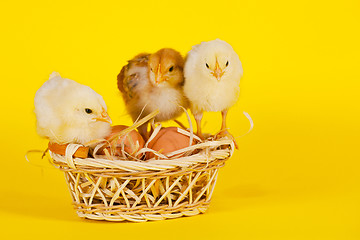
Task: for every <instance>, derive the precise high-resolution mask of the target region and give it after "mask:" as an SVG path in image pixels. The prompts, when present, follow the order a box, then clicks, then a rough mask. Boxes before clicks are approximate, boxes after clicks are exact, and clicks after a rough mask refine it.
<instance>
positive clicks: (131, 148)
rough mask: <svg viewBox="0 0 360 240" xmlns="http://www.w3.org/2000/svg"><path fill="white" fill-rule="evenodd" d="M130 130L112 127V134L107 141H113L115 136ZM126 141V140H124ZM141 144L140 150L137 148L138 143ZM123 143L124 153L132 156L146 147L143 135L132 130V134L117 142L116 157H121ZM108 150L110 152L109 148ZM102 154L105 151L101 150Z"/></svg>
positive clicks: (120, 126) (122, 127) (121, 126)
mask: <svg viewBox="0 0 360 240" xmlns="http://www.w3.org/2000/svg"><path fill="white" fill-rule="evenodd" d="M126 128H128V126H124V125H116V126H112V127H111V133H110V135H109V136H107V137H106V138H105V139H107V140H109V139H111V138H112V137H113V136H114V135H115V134H118V133H119V132H121V131H122V130H124V129H126ZM124 139H125V140H124ZM137 141H138V142H139V148H136V142H137ZM122 143H124V151H125V152H127V153H129V154H130V155H134V154H135V153H136V152H137V151H138V150H139V149H141V148H143V147H144V144H145V141H144V139H143V138H142V137H141V135H140V134H139V133H138V132H137V131H136V130H132V131H131V132H130V133H128V134H127V135H126V136H122V137H120V138H118V140H116V146H117V147H116V151H115V155H116V156H121V155H122V153H121V148H122ZM107 149H108V150H110V148H109V147H107ZM100 154H104V153H103V150H100Z"/></svg>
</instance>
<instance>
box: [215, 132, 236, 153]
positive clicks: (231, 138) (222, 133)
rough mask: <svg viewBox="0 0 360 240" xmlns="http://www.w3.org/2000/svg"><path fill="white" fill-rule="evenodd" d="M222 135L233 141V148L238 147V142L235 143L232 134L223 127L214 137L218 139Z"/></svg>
mask: <svg viewBox="0 0 360 240" xmlns="http://www.w3.org/2000/svg"><path fill="white" fill-rule="evenodd" d="M224 137H227V138H229V139H230V140H232V141H233V142H234V145H235V148H236V149H239V147H238V144H237V143H236V140H235V138H234V136H233V135H231V133H229V132H228V130H226V129H224V130H222V131H220V132H219V133H218V134H216V136H215V139H217V140H218V139H221V138H224Z"/></svg>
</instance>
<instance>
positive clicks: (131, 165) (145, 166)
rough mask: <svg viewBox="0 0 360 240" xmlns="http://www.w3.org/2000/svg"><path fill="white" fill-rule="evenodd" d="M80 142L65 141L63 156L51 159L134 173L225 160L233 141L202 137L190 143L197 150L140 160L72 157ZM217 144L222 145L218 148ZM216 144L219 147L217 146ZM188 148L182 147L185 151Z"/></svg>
mask: <svg viewBox="0 0 360 240" xmlns="http://www.w3.org/2000/svg"><path fill="white" fill-rule="evenodd" d="M82 146H83V145H80V144H69V145H68V146H67V147H66V152H65V156H64V155H60V154H57V153H54V152H51V151H49V152H50V156H51V158H52V163H53V164H54V165H55V166H57V167H58V168H60V169H61V170H69V169H70V170H71V169H73V170H83V171H89V172H94V171H95V172H96V171H99V172H104V171H105V170H114V171H120V172H128V173H134V172H139V171H142V172H143V171H146V172H149V171H150V172H153V171H156V172H158V171H166V170H176V169H179V168H180V169H186V168H191V167H193V166H196V165H198V164H205V165H209V164H211V163H212V162H213V161H215V160H226V159H228V158H230V157H231V156H232V154H233V152H234V143H233V141H232V140H230V139H227V138H223V139H220V140H216V141H206V142H203V143H198V144H195V145H193V146H192V147H189V148H192V149H201V151H200V152H198V153H195V154H193V155H190V156H180V157H173V158H171V159H154V158H152V159H148V160H143V161H136V160H129V159H111V160H110V159H107V158H106V157H105V156H104V155H100V156H99V155H97V156H96V157H95V158H91V157H88V158H85V159H83V158H76V157H74V156H73V155H74V153H75V152H76V151H77V149H78V148H79V147H82ZM221 147H225V148H222V149H221ZM219 148H220V149H219ZM187 149H188V148H185V149H183V150H182V151H183V152H186V150H187Z"/></svg>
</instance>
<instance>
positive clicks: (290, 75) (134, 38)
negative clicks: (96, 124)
mask: <svg viewBox="0 0 360 240" xmlns="http://www.w3.org/2000/svg"><path fill="white" fill-rule="evenodd" d="M7 2H9V3H4V1H2V3H0V22H1V23H0V24H1V29H0V33H1V38H0V43H1V47H0V48H1V49H0V50H1V60H0V61H1V71H0V77H1V78H0V79H1V87H0V88H1V120H0V121H1V122H0V123H1V136H2V138H1V146H2V147H1V149H2V152H1V156H2V157H1V179H0V180H1V182H0V226H1V229H2V230H1V235H2V237H1V238H3V239H13V238H15V237H23V238H30V237H33V238H37V239H45V238H46V239H51V238H53V237H59V238H61V239H72V238H77V239H89V238H92V239H164V238H166V239H209V238H215V239H218V238H221V239H360V207H359V205H360V201H359V200H360V188H359V184H360V181H359V180H360V179H359V178H360V177H359V176H360V174H359V170H360V169H359V168H360V164H359V160H360V154H359V142H360V141H359V137H360V127H359V123H360V121H359V116H360V107H359V105H360V99H359V93H360V91H359V90H360V83H359V82H360V61H359V58H360V48H359V43H360V38H359V30H360V11H359V10H360V3H359V1H349V0H342V1H331V0H330V1H314V0H309V1H308V0H305V1H296V2H295V1H276V0H274V1H260V0H258V1H257V0H255V1H250V0H248V1H226V0H223V1H212V0H209V1H204V2H196V1H185V0H184V1H168V0H166V1H148V0H145V1H142V0H138V1H124V2H121V1H111V2H110V1H89V0H88V1H82V2H76V1H64V0H61V1H36V0H34V1H23V2H22V1H7ZM10 2H11V3H10ZM100 2H101V3H100ZM215 38H220V39H223V40H226V41H227V42H229V43H230V44H231V45H232V46H233V47H234V49H235V50H236V51H237V53H238V54H239V56H240V59H241V61H242V63H243V68H244V77H243V78H242V81H241V96H240V99H239V101H238V103H237V104H236V106H234V107H233V108H232V109H231V110H230V112H229V118H228V125H229V127H230V128H231V132H232V133H233V134H234V135H235V136H241V135H243V134H244V133H245V132H246V131H247V130H248V128H249V123H248V121H247V119H246V118H245V116H244V115H243V114H242V112H243V111H246V112H248V113H249V114H250V115H251V116H252V118H253V120H254V124H255V127H254V130H253V131H252V132H251V133H250V134H248V135H246V136H243V137H240V138H238V144H239V146H240V150H239V151H236V153H235V154H234V156H233V157H232V159H231V160H229V161H228V162H227V164H226V166H225V167H224V168H223V169H222V170H221V171H220V176H219V179H218V182H217V186H216V189H215V193H214V195H213V199H212V203H211V206H210V209H209V211H208V212H207V213H206V214H203V215H199V216H195V217H188V218H181V219H175V220H167V221H160V222H147V223H140V224H134V223H108V222H96V221H88V220H83V219H80V218H78V217H77V215H76V214H75V211H74V210H73V209H72V205H71V199H70V194H69V193H68V190H67V187H66V184H65V181H64V178H63V174H62V173H61V172H60V171H58V170H56V169H54V168H53V167H52V166H51V165H50V164H48V163H47V162H45V161H41V160H40V159H39V158H38V155H31V161H32V164H29V163H27V162H26V161H25V158H24V155H25V152H26V151H27V150H30V149H45V148H46V144H47V143H46V141H45V140H43V139H41V138H40V137H39V136H37V134H36V131H35V116H34V114H33V98H34V94H35V92H36V90H37V89H38V88H39V87H40V86H41V85H42V84H43V82H45V81H46V80H47V79H48V76H49V74H50V73H51V72H52V71H58V72H60V73H61V75H62V76H63V77H67V78H70V79H73V80H76V81H78V82H80V83H83V84H86V85H89V86H90V87H92V88H93V89H94V90H96V91H97V92H98V93H100V94H101V95H103V96H104V99H105V101H106V103H107V105H108V108H109V114H110V116H111V117H112V119H113V122H114V123H115V124H130V123H131V121H130V118H129V117H128V116H127V115H126V113H125V110H124V104H123V102H122V99H121V97H120V95H119V93H118V90H117V87H116V75H117V74H118V73H119V71H120V69H121V67H122V66H123V65H124V64H125V63H126V61H127V60H128V59H130V58H132V57H133V56H134V55H136V54H137V53H140V52H144V51H147V52H154V51H156V50H158V49H159V48H162V47H173V48H175V49H177V50H179V51H180V52H181V53H182V54H183V55H185V54H186V52H187V51H189V50H190V49H191V46H192V45H195V44H198V43H200V42H201V41H207V40H212V39H215ZM181 119H182V120H183V121H185V118H184V116H182V118H181ZM204 120H205V121H204V124H205V130H206V131H213V130H217V129H218V128H219V127H220V114H206V115H205V119H204ZM35 165H39V166H35Z"/></svg>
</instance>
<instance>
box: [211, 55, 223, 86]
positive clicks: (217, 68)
mask: <svg viewBox="0 0 360 240" xmlns="http://www.w3.org/2000/svg"><path fill="white" fill-rule="evenodd" d="M212 75H213V76H214V77H216V79H217V80H218V81H220V80H221V77H222V76H223V75H224V71H223V70H222V69H221V68H220V66H219V63H218V61H217V60H216V65H215V69H214V71H213V72H212Z"/></svg>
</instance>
